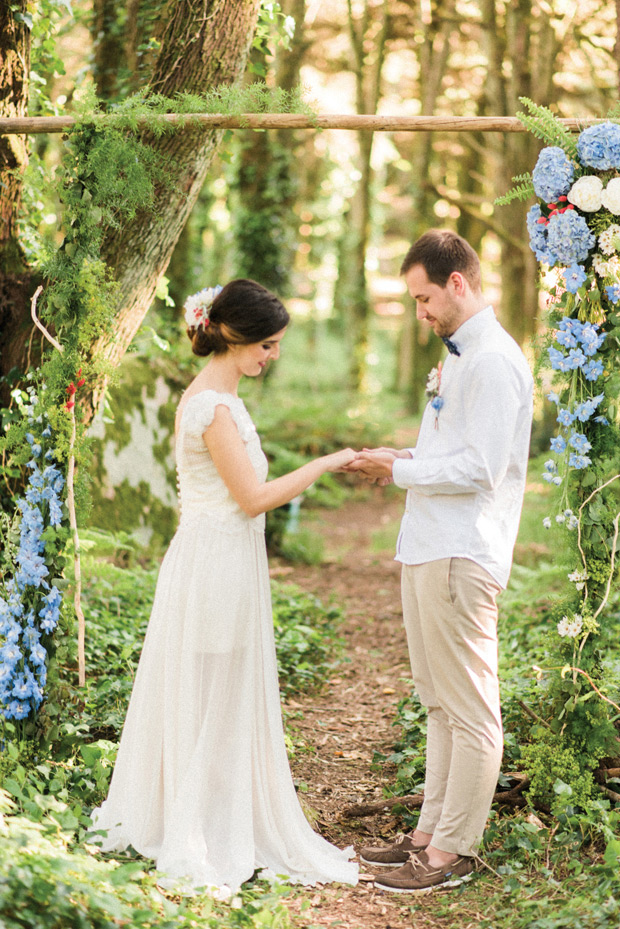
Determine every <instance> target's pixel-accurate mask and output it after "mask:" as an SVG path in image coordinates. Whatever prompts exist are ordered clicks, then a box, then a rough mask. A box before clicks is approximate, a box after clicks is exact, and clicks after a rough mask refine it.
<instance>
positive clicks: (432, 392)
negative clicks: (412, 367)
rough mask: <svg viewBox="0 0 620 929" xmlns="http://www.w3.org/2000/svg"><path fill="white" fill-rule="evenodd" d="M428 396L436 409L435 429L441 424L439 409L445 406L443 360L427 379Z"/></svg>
mask: <svg viewBox="0 0 620 929" xmlns="http://www.w3.org/2000/svg"><path fill="white" fill-rule="evenodd" d="M426 396H427V397H428V398H429V400H430V401H431V406H432V408H433V409H434V410H435V429H437V428H438V425H439V411H440V409H441V408H442V406H443V397H442V396H441V361H440V362H439V364H438V365H437V367H436V368H433V370H432V371H431V372H430V374H429V375H428V380H427V381H426Z"/></svg>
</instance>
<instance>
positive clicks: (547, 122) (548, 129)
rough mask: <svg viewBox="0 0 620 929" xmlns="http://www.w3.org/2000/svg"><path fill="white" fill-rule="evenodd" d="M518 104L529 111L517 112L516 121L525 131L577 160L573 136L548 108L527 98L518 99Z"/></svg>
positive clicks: (575, 143)
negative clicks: (557, 147)
mask: <svg viewBox="0 0 620 929" xmlns="http://www.w3.org/2000/svg"><path fill="white" fill-rule="evenodd" d="M519 102H520V103H522V104H523V106H525V107H526V108H527V109H528V110H529V113H523V112H519V113H517V119H518V120H519V121H520V122H521V123H522V124H523V125H524V126H525V128H526V129H529V131H530V132H531V133H532V135H534V136H536V138H537V139H541V140H542V141H543V142H546V144H547V145H557V146H559V147H560V148H562V149H564V151H565V152H566V154H567V155H568V156H569V157H570V158H575V159H576V158H577V142H576V139H575V136H574V135H573V134H572V133H571V132H570V130H568V129H566V128H565V127H564V126H563V125H562V124H561V122H560V121H559V120H558V118H557V116H556V115H555V114H554V113H552V112H551V110H550V109H549V108H548V107H546V106H539V105H538V104H537V103H534V102H533V101H532V100H530V99H529V97H519Z"/></svg>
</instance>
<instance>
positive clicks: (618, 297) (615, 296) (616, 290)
mask: <svg viewBox="0 0 620 929" xmlns="http://www.w3.org/2000/svg"><path fill="white" fill-rule="evenodd" d="M605 293H606V294H607V299H608V300H609V302H610V303H614V304H616V303H618V302H620V284H609V285H608V286H607V287H606V288H605Z"/></svg>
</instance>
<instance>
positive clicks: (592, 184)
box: [566, 174, 603, 213]
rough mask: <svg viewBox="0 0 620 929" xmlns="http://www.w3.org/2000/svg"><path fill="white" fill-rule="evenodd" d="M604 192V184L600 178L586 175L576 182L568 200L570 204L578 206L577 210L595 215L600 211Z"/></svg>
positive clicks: (569, 192)
mask: <svg viewBox="0 0 620 929" xmlns="http://www.w3.org/2000/svg"><path fill="white" fill-rule="evenodd" d="M602 192H603V182H602V181H601V179H600V177H596V176H595V175H594V174H586V175H584V176H583V177H580V178H579V180H577V181H575V183H574V184H573V186H572V187H571V189H570V190H569V191H568V194H567V195H566V196H567V199H568V202H569V203H572V204H573V206H576V207H577V209H579V210H583V212H584V213H595V212H596V210H600V208H601V204H602V200H601V195H602Z"/></svg>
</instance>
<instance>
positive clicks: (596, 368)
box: [581, 358, 603, 381]
mask: <svg viewBox="0 0 620 929" xmlns="http://www.w3.org/2000/svg"><path fill="white" fill-rule="evenodd" d="M581 370H582V371H583V374H584V377H585V379H586V380H587V381H597V380H598V379H599V377H600V376H601V374H602V373H603V362H602V361H601V360H600V358H594V359H592V360H590V361H588V362H587V363H586V364H584V366H583V368H582V369H581Z"/></svg>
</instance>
